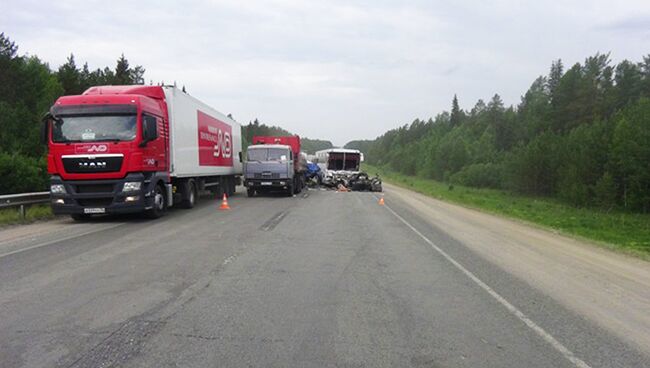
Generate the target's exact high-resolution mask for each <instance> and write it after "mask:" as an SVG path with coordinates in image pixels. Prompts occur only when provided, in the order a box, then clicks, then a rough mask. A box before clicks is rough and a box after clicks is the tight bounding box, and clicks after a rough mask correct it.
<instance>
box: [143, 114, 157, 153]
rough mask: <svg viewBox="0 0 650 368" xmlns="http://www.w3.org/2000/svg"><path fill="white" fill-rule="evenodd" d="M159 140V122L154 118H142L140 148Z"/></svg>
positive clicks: (145, 116)
mask: <svg viewBox="0 0 650 368" xmlns="http://www.w3.org/2000/svg"><path fill="white" fill-rule="evenodd" d="M156 138H158V122H157V121H156V118H154V117H153V116H147V115H144V116H143V117H142V143H140V147H144V146H146V145H147V143H149V142H150V141H153V140H154V139H156Z"/></svg>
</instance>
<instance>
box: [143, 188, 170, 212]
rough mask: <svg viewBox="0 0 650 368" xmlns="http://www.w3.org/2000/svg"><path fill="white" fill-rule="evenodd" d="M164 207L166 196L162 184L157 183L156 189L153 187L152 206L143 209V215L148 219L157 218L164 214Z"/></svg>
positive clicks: (165, 206)
mask: <svg viewBox="0 0 650 368" xmlns="http://www.w3.org/2000/svg"><path fill="white" fill-rule="evenodd" d="M166 209H167V198H166V195H165V189H164V188H163V186H162V185H160V184H158V185H156V189H154V199H153V207H152V208H151V209H148V210H147V211H145V215H146V216H147V217H149V218H150V219H157V218H159V217H162V216H163V215H164V214H165V210H166Z"/></svg>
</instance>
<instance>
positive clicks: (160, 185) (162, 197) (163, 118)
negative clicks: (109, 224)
mask: <svg viewBox="0 0 650 368" xmlns="http://www.w3.org/2000/svg"><path fill="white" fill-rule="evenodd" d="M167 111H168V110H167V106H166V102H165V95H164V91H163V90H162V88H161V87H159V86H102V87H92V88H90V89H88V90H87V91H85V92H84V93H83V94H82V95H78V96H63V97H61V98H59V99H58V100H57V101H56V102H55V104H54V105H53V106H52V108H51V109H50V113H49V114H48V116H47V119H46V121H45V124H44V128H45V129H44V134H43V138H44V140H46V142H47V145H48V148H49V150H48V155H47V168H48V173H49V174H50V175H51V196H52V208H53V211H54V213H55V214H70V215H72V216H73V218H75V219H80V218H85V217H88V216H89V215H91V214H95V213H127V212H142V211H146V212H147V213H148V214H150V215H151V216H152V217H157V216H159V215H160V214H161V213H162V212H163V211H164V209H165V207H166V206H167V204H168V203H167V202H168V201H169V199H170V198H171V185H170V177H169V166H170V162H169V152H168V151H169V117H168V115H167Z"/></svg>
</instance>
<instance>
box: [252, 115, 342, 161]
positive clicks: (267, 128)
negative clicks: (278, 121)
mask: <svg viewBox="0 0 650 368" xmlns="http://www.w3.org/2000/svg"><path fill="white" fill-rule="evenodd" d="M256 135H262V136H272V137H277V136H283V135H284V136H286V135H293V133H291V132H289V131H288V130H285V129H283V128H280V127H278V126H273V125H266V124H263V123H260V122H259V120H258V119H255V120H253V121H251V122H249V123H248V124H247V125H242V141H243V148H244V149H246V147H248V146H249V145H250V144H251V142H252V141H253V137H254V136H256ZM300 145H301V150H302V151H304V152H306V153H311V154H313V153H314V152H316V151H320V150H324V149H328V148H332V147H334V146H333V145H332V142H330V141H326V140H322V139H310V138H306V137H300Z"/></svg>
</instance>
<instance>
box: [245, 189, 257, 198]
mask: <svg viewBox="0 0 650 368" xmlns="http://www.w3.org/2000/svg"><path fill="white" fill-rule="evenodd" d="M246 194H247V195H248V196H249V197H255V189H253V188H248V189H246Z"/></svg>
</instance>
